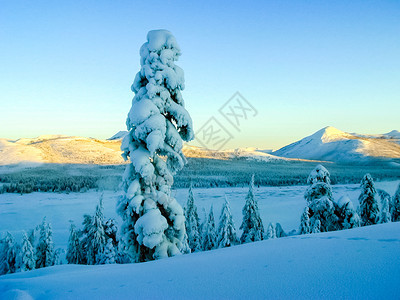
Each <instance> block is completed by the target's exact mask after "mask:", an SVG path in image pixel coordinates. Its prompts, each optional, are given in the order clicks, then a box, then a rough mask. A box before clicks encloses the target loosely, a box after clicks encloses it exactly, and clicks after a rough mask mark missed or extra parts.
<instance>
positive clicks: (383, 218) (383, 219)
mask: <svg viewBox="0 0 400 300" xmlns="http://www.w3.org/2000/svg"><path fill="white" fill-rule="evenodd" d="M377 192H378V195H379V198H380V200H381V201H380V208H379V211H380V215H379V223H388V222H390V221H391V219H392V216H391V213H390V202H391V197H390V195H389V193H387V192H386V191H384V190H377Z"/></svg>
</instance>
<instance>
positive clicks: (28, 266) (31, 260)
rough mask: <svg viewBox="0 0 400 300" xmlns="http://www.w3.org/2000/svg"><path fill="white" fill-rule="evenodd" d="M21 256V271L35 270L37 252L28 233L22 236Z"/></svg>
mask: <svg viewBox="0 0 400 300" xmlns="http://www.w3.org/2000/svg"><path fill="white" fill-rule="evenodd" d="M21 256H22V257H21V271H22V272H24V271H30V270H33V269H34V268H35V266H36V257H35V250H34V249H33V246H32V244H31V242H30V240H29V238H28V235H27V234H26V232H24V233H23V235H22V247H21Z"/></svg>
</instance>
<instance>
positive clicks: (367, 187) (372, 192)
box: [358, 174, 379, 226]
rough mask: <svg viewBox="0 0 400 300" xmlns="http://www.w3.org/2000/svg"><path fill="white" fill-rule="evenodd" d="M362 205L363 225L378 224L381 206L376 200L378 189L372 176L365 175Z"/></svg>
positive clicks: (362, 184)
mask: <svg viewBox="0 0 400 300" xmlns="http://www.w3.org/2000/svg"><path fill="white" fill-rule="evenodd" d="M358 201H359V203H360V217H361V225H362V226H367V225H372V224H376V223H378V221H379V206H378V200H377V199H376V189H375V184H374V181H373V179H372V177H371V175H370V174H365V175H364V177H363V179H362V181H361V194H360V196H359V197H358Z"/></svg>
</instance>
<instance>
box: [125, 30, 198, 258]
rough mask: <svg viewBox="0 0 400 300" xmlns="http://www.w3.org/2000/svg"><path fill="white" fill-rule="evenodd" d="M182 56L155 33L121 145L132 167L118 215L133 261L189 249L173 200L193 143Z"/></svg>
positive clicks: (145, 49)
mask: <svg viewBox="0 0 400 300" xmlns="http://www.w3.org/2000/svg"><path fill="white" fill-rule="evenodd" d="M180 54H181V52H180V49H179V46H178V44H177V43H176V40H175V38H174V37H173V35H172V34H171V33H170V32H168V31H166V30H153V31H150V32H149V33H148V35H147V42H146V43H144V44H143V46H142V47H141V49H140V56H141V59H140V64H141V70H140V71H139V72H138V73H137V75H136V77H135V80H134V82H133V84H132V91H133V92H134V93H135V97H134V98H133V100H132V108H131V110H130V112H129V114H128V118H127V121H126V124H127V128H128V130H129V134H128V135H127V136H125V138H124V139H123V142H122V145H121V150H122V151H123V156H124V157H125V159H127V158H128V157H129V158H130V161H131V163H129V164H128V165H127V167H126V169H125V173H124V176H123V188H124V191H125V194H124V196H123V197H121V198H120V200H119V205H118V212H119V214H120V215H121V217H122V219H123V221H124V223H123V226H122V233H123V234H124V239H125V241H124V243H125V245H126V247H127V251H128V254H129V255H130V257H131V259H132V260H133V261H148V260H152V259H157V258H162V257H168V256H173V255H176V254H179V253H181V252H182V249H183V247H184V244H185V241H184V239H185V236H186V234H185V233H186V232H185V217H184V215H183V210H182V207H181V206H180V205H179V204H178V202H177V201H176V200H175V199H174V198H173V197H171V186H172V183H173V175H174V174H175V173H176V172H177V171H178V170H180V169H182V168H183V166H184V164H185V163H186V159H185V157H184V155H183V153H182V140H184V141H190V140H192V139H193V138H194V134H193V128H192V120H191V118H190V116H189V113H188V112H187V111H186V109H185V107H184V101H183V98H182V95H181V90H183V88H184V76H183V70H182V69H181V68H179V67H178V66H176V65H175V61H176V60H177V59H178V57H179V56H180Z"/></svg>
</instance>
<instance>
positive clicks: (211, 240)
mask: <svg viewBox="0 0 400 300" xmlns="http://www.w3.org/2000/svg"><path fill="white" fill-rule="evenodd" d="M216 243H217V233H216V231H215V220H214V210H213V206H212V205H211V208H210V213H209V214H208V218H207V223H206V224H205V225H204V237H203V250H204V251H207V250H212V249H215V248H216V247H217V245H216Z"/></svg>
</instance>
